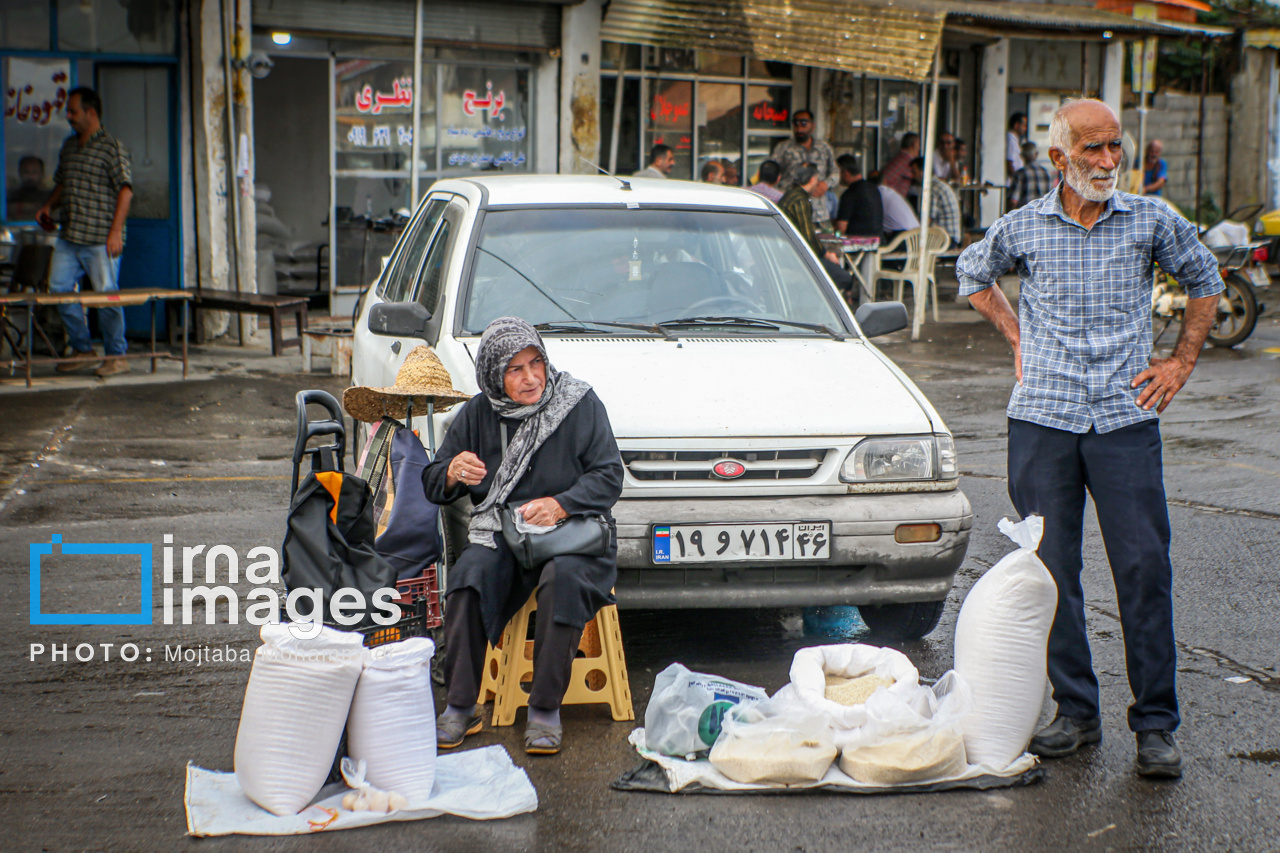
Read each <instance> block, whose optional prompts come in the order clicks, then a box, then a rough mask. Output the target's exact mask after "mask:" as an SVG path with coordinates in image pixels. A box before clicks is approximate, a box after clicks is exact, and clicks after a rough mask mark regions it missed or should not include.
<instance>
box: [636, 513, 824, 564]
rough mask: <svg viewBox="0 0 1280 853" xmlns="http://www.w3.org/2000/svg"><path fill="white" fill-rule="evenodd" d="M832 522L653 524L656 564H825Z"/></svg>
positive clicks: (654, 559)
mask: <svg viewBox="0 0 1280 853" xmlns="http://www.w3.org/2000/svg"><path fill="white" fill-rule="evenodd" d="M830 556H831V522H829V521H793V522H787V523H785V524H669V525H668V524H655V525H654V527H653V561H654V562H655V563H726V562H751V561H759V562H778V561H779V560H782V561H787V560H826V559H828V558H829V557H830Z"/></svg>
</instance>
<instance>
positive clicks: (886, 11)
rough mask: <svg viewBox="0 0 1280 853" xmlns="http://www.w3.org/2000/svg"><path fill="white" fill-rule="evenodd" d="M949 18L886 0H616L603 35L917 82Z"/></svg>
mask: <svg viewBox="0 0 1280 853" xmlns="http://www.w3.org/2000/svg"><path fill="white" fill-rule="evenodd" d="M945 20H946V12H945V11H944V10H942V9H921V8H911V7H906V8H904V7H900V6H897V5H894V4H890V3H885V2H883V0H882V2H874V0H873V2H852V1H851V0H714V1H713V0H611V2H610V3H609V6H608V11H607V12H606V14H605V19H604V24H603V26H602V28H601V31H600V35H601V38H603V39H605V40H606V41H615V42H625V43H628V44H645V45H652V46H655V47H675V48H696V49H701V50H717V51H723V52H726V53H743V54H747V55H748V56H754V57H757V58H759V59H764V60H772V61H777V62H790V63H795V64H797V65H809V66H815V67H821V68H837V69H840V70H842V71H851V72H854V73H857V74H869V75H875V76H878V77H898V78H902V79H906V80H915V81H917V82H919V81H923V80H924V79H925V77H926V76H927V75H928V74H929V66H930V63H931V62H932V60H933V54H934V51H935V50H936V49H937V47H938V41H939V39H941V38H942V27H943V24H944V22H945Z"/></svg>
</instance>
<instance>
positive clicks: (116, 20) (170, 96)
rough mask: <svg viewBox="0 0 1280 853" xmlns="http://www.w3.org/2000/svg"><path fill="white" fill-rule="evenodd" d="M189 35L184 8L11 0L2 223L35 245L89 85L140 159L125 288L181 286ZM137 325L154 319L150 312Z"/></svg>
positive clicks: (1, 133) (4, 24)
mask: <svg viewBox="0 0 1280 853" xmlns="http://www.w3.org/2000/svg"><path fill="white" fill-rule="evenodd" d="M178 34H179V26H178V13H177V7H176V4H174V3H169V2H163V0H151V2H146V0H144V1H143V2H134V3H129V4H121V3H119V2H115V0H74V2H73V0H53V2H41V0H24V2H16V0H0V89H2V90H3V91H4V96H5V97H4V120H3V122H0V154H2V156H3V163H4V185H5V198H4V203H3V204H2V205H0V225H3V227H5V228H7V229H8V230H9V231H10V232H11V233H12V234H15V235H16V236H17V237H19V238H21V237H22V235H23V232H26V233H27V234H28V235H29V237H28V239H36V238H35V237H34V233H35V232H36V231H37V230H38V229H37V226H36V224H35V214H36V211H37V210H38V209H39V208H40V207H41V205H43V204H44V202H45V200H46V199H47V198H48V197H49V194H50V193H51V192H52V190H53V176H54V172H55V170H56V169H57V167H58V152H59V150H60V149H61V147H62V142H63V140H65V139H66V138H67V136H68V135H69V134H70V132H71V130H70V127H69V126H68V125H67V120H66V99H67V93H68V92H70V91H71V90H72V89H73V88H75V87H77V86H90V87H92V88H94V89H96V90H97V91H98V93H99V94H100V95H101V97H102V102H103V115H102V123H103V126H104V127H106V128H107V130H108V131H109V132H110V133H111V134H112V135H114V136H115V137H116V138H118V139H119V140H120V141H121V142H123V143H124V144H125V146H126V147H127V148H128V150H129V152H130V155H131V157H132V168H133V193H134V196H133V204H132V207H131V208H130V213H129V220H128V245H127V248H126V251H125V253H124V258H123V260H122V262H121V267H120V286H121V287H124V288H128V287H180V286H181V280H182V277H181V252H180V239H181V227H180V218H179V211H180V207H181V205H180V204H179V190H180V186H179V174H180V172H179V144H178V139H179V115H178V107H177V104H178ZM147 316H149V315H147ZM135 319H136V320H137V322H138V323H141V322H143V321H144V312H143V311H142V310H141V309H138V316H137V318H134V317H133V316H132V315H131V316H130V323H131V326H133V325H136V324H135V322H134V321H135ZM147 322H149V321H147Z"/></svg>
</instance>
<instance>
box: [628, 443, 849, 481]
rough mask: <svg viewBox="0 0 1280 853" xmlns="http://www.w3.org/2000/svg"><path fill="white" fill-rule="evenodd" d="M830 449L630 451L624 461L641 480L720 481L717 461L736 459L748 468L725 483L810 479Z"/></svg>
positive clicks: (629, 470) (633, 474)
mask: <svg viewBox="0 0 1280 853" xmlns="http://www.w3.org/2000/svg"><path fill="white" fill-rule="evenodd" d="M830 452H832V451H831V450H830V449H828V448H817V449H807V450H806V449H801V450H677V451H667V450H626V451H623V453H622V464H624V465H625V466H626V467H627V471H628V473H630V474H631V476H632V477H634V478H635V479H637V480H641V481H646V482H653V481H667V482H672V481H685V480H702V481H708V480H710V481H720V480H721V479H722V478H721V477H718V476H717V475H716V474H715V473H714V471H713V470H712V469H713V467H714V466H715V465H716V463H717V462H721V461H724V460H732V461H734V462H737V463H739V464H741V465H742V467H743V468H745V469H746V470H745V471H744V472H743V473H742V475H741V476H739V477H734V478H730V479H726V480H725V482H740V481H744V480H750V481H759V480H806V479H809V478H810V477H812V476H814V475H815V474H816V473H817V471H818V469H819V468H820V467H822V463H823V461H824V460H825V459H826V458H827V454H828V453H830Z"/></svg>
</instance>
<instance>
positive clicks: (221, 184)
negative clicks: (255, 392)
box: [190, 0, 257, 337]
mask: <svg viewBox="0 0 1280 853" xmlns="http://www.w3.org/2000/svg"><path fill="white" fill-rule="evenodd" d="M238 4H239V11H238V15H237V10H236V7H237V0H230V2H223V3H220V2H219V0H196V2H193V3H192V4H191V6H190V14H191V15H192V17H193V23H194V26H193V27H192V28H191V29H192V38H193V43H192V44H191V51H192V56H193V59H194V61H195V73H194V77H195V80H194V83H195V85H194V86H193V89H194V97H193V101H192V103H191V132H192V137H193V141H194V148H195V152H194V155H193V157H192V172H191V174H192V180H193V182H194V195H195V200H194V208H195V214H196V223H195V239H196V241H197V244H198V250H197V254H198V256H199V269H198V270H197V271H196V275H197V276H199V281H200V286H201V287H204V288H208V289H213V290H235V289H236V285H237V276H238V284H239V289H240V290H241V291H242V292H248V293H254V292H256V291H257V284H256V274H255V273H256V263H255V260H256V258H255V249H256V239H255V236H256V226H257V217H256V216H255V212H254V199H253V113H252V97H251V90H250V83H249V81H250V79H251V78H250V76H249V74H248V72H247V71H244V70H242V69H236V68H234V67H233V69H232V74H231V102H232V110H231V113H232V122H233V126H234V128H235V137H236V142H235V145H234V149H233V150H230V151H229V150H228V136H229V135H228V132H227V118H228V116H227V112H228V111H227V108H226V104H227V85H226V82H227V78H226V74H225V67H224V64H223V45H224V42H225V41H226V39H225V38H224V37H223V33H224V19H223V17H222V8H223V6H225V9H226V14H227V16H228V17H229V18H231V20H232V21H236V20H237V17H238V25H237V26H235V27H228V28H227V29H228V30H230V31H231V32H233V33H234V34H235V35H234V37H233V44H231V45H229V50H230V51H231V55H232V60H233V62H234V60H235V59H236V58H237V53H240V54H243V57H247V56H248V52H249V51H248V47H249V8H248V7H249V0H238ZM242 134H243V135H245V136H246V144H245V146H244V147H245V149H246V150H247V154H248V163H247V167H248V175H247V176H244V177H237V176H236V165H237V160H238V158H239V153H240V151H239V149H241V147H242V146H241V143H240V141H239V139H240V136H241V135H242ZM232 198H236V199H237V200H238V203H237V206H236V210H235V214H236V215H235V221H236V226H237V227H236V231H235V233H234V235H233V232H232V231H231V230H230V229H231V216H230V215H229V210H228V205H229V203H230V200H231V199H232ZM237 237H238V240H239V255H238V257H237V256H236V251H235V248H236V242H237V240H236V238H237ZM233 260H234V262H235V266H234V268H233V266H232V264H233ZM205 315H206V320H205V323H206V330H205V331H206V333H207V334H209V335H211V336H217V335H221V334H225V333H227V332H228V331H229V330H230V325H231V323H230V319H231V318H230V317H229V316H228V315H226V314H223V313H221V312H205ZM245 320H246V322H245V323H242V324H240V326H239V327H238V329H237V330H236V334H237V335H238V336H241V337H244V336H247V335H250V334H252V333H253V330H254V328H255V327H256V324H257V318H255V317H246V318H245Z"/></svg>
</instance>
